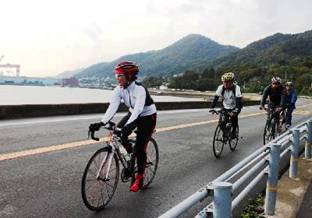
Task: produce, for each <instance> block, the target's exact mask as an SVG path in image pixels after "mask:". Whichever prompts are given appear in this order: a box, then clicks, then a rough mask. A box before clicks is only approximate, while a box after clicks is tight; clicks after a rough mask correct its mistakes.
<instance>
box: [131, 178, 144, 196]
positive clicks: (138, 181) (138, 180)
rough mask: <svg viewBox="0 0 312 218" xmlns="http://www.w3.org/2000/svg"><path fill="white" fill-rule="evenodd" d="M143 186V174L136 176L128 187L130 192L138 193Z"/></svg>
mask: <svg viewBox="0 0 312 218" xmlns="http://www.w3.org/2000/svg"><path fill="white" fill-rule="evenodd" d="M142 186H143V174H138V175H137V176H136V177H135V181H134V183H132V185H131V187H130V191H132V192H138V191H139V190H140V189H141V188H142Z"/></svg>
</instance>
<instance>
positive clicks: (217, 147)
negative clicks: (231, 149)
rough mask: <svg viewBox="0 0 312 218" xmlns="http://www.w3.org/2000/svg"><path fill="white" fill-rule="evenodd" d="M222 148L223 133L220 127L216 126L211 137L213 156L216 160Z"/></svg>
mask: <svg viewBox="0 0 312 218" xmlns="http://www.w3.org/2000/svg"><path fill="white" fill-rule="evenodd" d="M223 147H224V139H223V131H222V129H221V128H220V125H218V126H217V128H216V130H215V133H214V136H213V154H214V156H215V157H216V158H220V156H221V153H222V151H223Z"/></svg>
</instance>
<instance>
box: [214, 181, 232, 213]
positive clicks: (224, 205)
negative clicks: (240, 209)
mask: <svg viewBox="0 0 312 218" xmlns="http://www.w3.org/2000/svg"><path fill="white" fill-rule="evenodd" d="M213 190H214V194H213V217H214V218H229V217H231V216H232V215H231V214H232V184H231V183H228V182H216V183H215V184H214V188H213Z"/></svg>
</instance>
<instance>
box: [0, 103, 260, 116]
mask: <svg viewBox="0 0 312 218" xmlns="http://www.w3.org/2000/svg"><path fill="white" fill-rule="evenodd" d="M257 104H259V101H245V102H244V105H245V106H247V105H257ZM108 105H109V104H108V103H89V104H39V105H0V120H5V119H20V118H29V117H45V116H60V115H76V114H91V113H104V112H105V111H106V110H107V107H108ZM210 106H211V102H206V101H183V102H156V107H157V110H176V109H195V108H209V107H210ZM127 110H128V109H127V108H126V107H125V106H124V105H123V104H122V105H120V107H119V110H118V111H119V112H120V111H127Z"/></svg>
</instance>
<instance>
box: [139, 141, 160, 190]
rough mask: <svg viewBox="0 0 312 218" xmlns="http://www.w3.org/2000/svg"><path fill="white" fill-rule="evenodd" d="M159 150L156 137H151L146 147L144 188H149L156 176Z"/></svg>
mask: <svg viewBox="0 0 312 218" xmlns="http://www.w3.org/2000/svg"><path fill="white" fill-rule="evenodd" d="M158 161H159V152H158V145H157V143H156V141H155V139H153V138H151V139H150V140H149V141H148V144H147V147H146V166H145V172H144V180H143V186H142V189H145V188H147V187H148V186H149V185H150V184H151V183H152V181H153V180H154V178H155V175H156V171H157V168H158Z"/></svg>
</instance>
